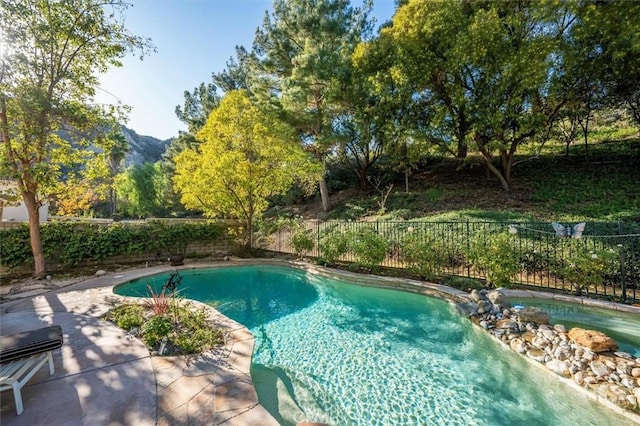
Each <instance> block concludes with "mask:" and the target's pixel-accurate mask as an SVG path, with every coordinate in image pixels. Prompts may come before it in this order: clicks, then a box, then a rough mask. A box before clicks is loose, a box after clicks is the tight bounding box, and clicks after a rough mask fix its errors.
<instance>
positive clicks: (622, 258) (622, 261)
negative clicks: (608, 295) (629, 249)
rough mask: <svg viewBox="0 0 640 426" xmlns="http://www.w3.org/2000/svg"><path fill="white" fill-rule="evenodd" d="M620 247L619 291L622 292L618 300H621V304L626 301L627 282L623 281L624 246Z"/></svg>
mask: <svg viewBox="0 0 640 426" xmlns="http://www.w3.org/2000/svg"><path fill="white" fill-rule="evenodd" d="M619 246H620V247H618V248H619V249H620V289H621V290H622V295H621V296H620V298H621V299H622V301H623V302H626V301H627V282H626V281H625V279H624V266H625V265H624V261H625V256H624V246H623V245H622V244H619Z"/></svg>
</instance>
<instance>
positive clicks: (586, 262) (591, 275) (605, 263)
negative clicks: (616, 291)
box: [554, 239, 619, 295]
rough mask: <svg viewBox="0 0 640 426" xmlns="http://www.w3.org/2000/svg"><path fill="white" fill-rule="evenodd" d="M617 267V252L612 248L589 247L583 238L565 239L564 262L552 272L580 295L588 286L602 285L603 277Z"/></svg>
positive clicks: (614, 271) (616, 269) (611, 273)
mask: <svg viewBox="0 0 640 426" xmlns="http://www.w3.org/2000/svg"><path fill="white" fill-rule="evenodd" d="M618 268H619V265H618V253H617V251H616V250H614V249H613V248H602V247H589V245H588V244H587V242H586V241H584V240H575V239H567V240H566V243H565V244H564V262H562V263H561V264H559V265H557V266H556V268H555V271H554V272H555V273H556V274H557V275H558V276H560V277H562V278H563V279H564V280H565V281H566V282H568V283H570V284H571V286H572V287H573V288H574V289H575V291H576V294H577V295H580V294H582V292H583V291H584V290H585V289H588V287H589V286H598V285H602V284H603V283H604V281H605V277H606V276H607V275H613V274H615V273H616V271H618Z"/></svg>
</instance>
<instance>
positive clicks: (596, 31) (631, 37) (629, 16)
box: [569, 0, 640, 130]
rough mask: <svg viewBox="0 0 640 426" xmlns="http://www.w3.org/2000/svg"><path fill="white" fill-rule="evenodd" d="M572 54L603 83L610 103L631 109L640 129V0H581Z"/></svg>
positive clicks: (592, 78) (593, 78)
mask: <svg viewBox="0 0 640 426" xmlns="http://www.w3.org/2000/svg"><path fill="white" fill-rule="evenodd" d="M575 15H576V18H577V22H576V24H575V25H574V26H573V27H572V29H571V38H570V41H571V42H572V43H571V45H570V46H569V47H570V48H571V49H570V50H569V55H570V56H569V58H570V60H571V63H572V64H575V66H576V67H582V68H579V70H581V71H584V70H588V71H589V77H590V78H589V80H590V81H591V82H592V84H594V85H600V86H601V87H602V88H603V90H604V92H605V93H606V99H608V101H609V104H610V106H614V107H618V106H624V107H626V108H627V109H628V111H629V113H630V114H631V116H632V118H633V120H634V121H635V123H636V125H638V128H639V130H640V32H639V31H638V28H639V27H640V3H638V2H629V1H624V0H609V1H581V2H577V5H576V7H575Z"/></svg>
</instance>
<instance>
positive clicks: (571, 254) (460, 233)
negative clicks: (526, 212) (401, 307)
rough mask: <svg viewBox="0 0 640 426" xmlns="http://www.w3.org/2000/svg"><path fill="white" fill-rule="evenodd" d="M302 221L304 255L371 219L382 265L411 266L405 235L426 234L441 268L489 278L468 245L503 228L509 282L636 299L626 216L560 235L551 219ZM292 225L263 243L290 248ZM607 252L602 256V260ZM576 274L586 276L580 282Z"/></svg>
mask: <svg viewBox="0 0 640 426" xmlns="http://www.w3.org/2000/svg"><path fill="white" fill-rule="evenodd" d="M303 226H304V228H306V232H307V234H308V235H309V236H310V237H311V238H312V239H313V241H314V245H313V249H312V250H310V251H308V252H307V253H305V255H307V256H311V257H321V256H322V254H323V246H322V245H323V241H326V238H327V235H336V234H334V233H342V234H349V233H353V232H354V231H355V232H357V231H358V230H361V229H363V228H364V227H368V228H371V229H373V230H374V231H375V232H376V233H377V234H378V235H380V236H383V237H384V238H385V239H386V241H388V250H387V254H386V257H385V259H384V261H383V262H382V263H381V264H380V266H384V267H391V268H407V267H410V266H411V265H410V264H409V263H408V262H407V256H406V253H405V250H406V247H407V241H409V237H411V238H413V241H415V239H416V238H417V239H420V238H424V239H425V244H433V245H434V249H435V247H436V246H437V247H439V248H440V250H442V247H446V256H445V259H446V260H445V261H441V262H439V264H438V265H437V270H436V272H437V273H438V274H441V275H456V276H462V277H468V278H479V279H484V278H486V272H487V271H486V269H483V268H482V267H478V265H477V264H475V263H474V262H473V261H472V259H471V258H470V255H469V253H470V252H471V251H472V245H473V244H477V242H478V241H489V240H490V237H491V235H495V234H500V233H502V234H505V235H506V234H508V235H509V245H508V247H509V250H510V251H511V254H512V255H513V258H515V259H516V261H517V262H518V265H519V266H518V267H519V269H520V270H519V272H518V273H516V274H515V275H514V276H513V278H512V279H511V281H512V282H513V283H514V284H518V285H521V286H530V287H536V288H544V289H551V290H559V291H563V292H566V293H572V294H576V293H580V294H582V295H584V296H594V297H605V298H610V299H614V300H621V301H627V302H632V303H633V302H640V233H637V231H636V232H633V231H634V230H633V229H629V228H628V227H625V226H624V224H623V223H611V222H590V223H588V224H587V225H586V227H585V229H584V232H582V234H581V235H574V236H573V237H572V236H571V233H572V231H574V234H579V233H580V232H579V231H580V230H579V229H576V228H579V227H575V226H573V227H571V226H569V225H567V226H565V227H564V230H565V231H566V232H565V234H566V235H563V236H560V235H559V234H561V233H563V229H558V230H555V229H554V228H553V227H552V225H551V224H550V223H542V222H540V223H532V222H526V223H524V222H520V223H519V222H475V221H473V222H472V221H467V222H413V221H411V222H410V221H396V222H392V221H390V222H387V221H385V222H365V221H315V220H311V221H305V222H303ZM625 228H627V229H625ZM298 229H299V228H298ZM294 232H299V230H298V231H296V228H295V227H284V228H281V229H280V230H278V231H277V232H275V233H273V234H272V235H271V236H270V238H269V239H268V241H266V242H265V244H263V248H266V249H269V250H273V251H277V252H283V253H294V248H293V246H292V243H291V238H292V235H293V234H294ZM625 232H626V233H625ZM575 237H579V238H575ZM487 244H490V242H488V243H487ZM476 248H477V247H476ZM605 257H606V259H607V260H606V264H604V263H603V262H605V261H604V260H603V258H605ZM339 260H341V261H344V262H356V261H357V257H356V255H355V254H354V253H353V252H352V251H350V250H347V251H346V252H345V253H344V254H343V255H342V256H341V257H340V258H339ZM596 262H600V265H605V267H604V269H602V270H599V271H596V272H597V275H598V277H595V275H594V276H593V277H591V276H589V274H591V273H594V274H595V272H594V271H592V270H591V269H590V266H592V265H595V263H596ZM571 268H578V269H575V270H573V272H574V274H569V272H571V271H572V269H571ZM580 268H583V269H580ZM581 271H585V272H584V273H582V272H581ZM575 272H577V274H576V273H575ZM591 278H593V279H592V280H591V281H592V282H590V279H591ZM595 278H598V279H595ZM581 281H584V282H586V284H585V283H583V284H580V282H581Z"/></svg>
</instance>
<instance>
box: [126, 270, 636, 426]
mask: <svg viewBox="0 0 640 426" xmlns="http://www.w3.org/2000/svg"><path fill="white" fill-rule="evenodd" d="M181 274H182V276H183V281H182V285H181V286H180V293H181V295H182V296H184V297H187V298H193V299H197V300H201V301H203V302H206V303H209V304H212V305H214V306H216V307H217V308H218V309H219V310H220V311H221V312H223V313H224V314H225V315H227V316H229V317H231V318H233V319H235V320H236V321H238V322H241V323H243V324H245V325H246V326H247V327H248V328H249V330H250V331H251V332H252V333H253V334H254V336H255V337H256V345H255V349H254V354H253V361H252V378H253V381H254V384H255V386H256V390H257V392H258V397H259V400H260V403H261V404H262V405H263V406H265V408H266V409H267V410H269V411H270V412H271V413H272V414H273V416H274V417H275V418H276V419H277V420H278V421H279V422H280V423H281V424H285V425H288V424H295V423H296V422H300V421H303V420H308V421H320V422H324V423H330V424H334V425H431V424H433V425H512V424H524V425H577V424H580V425H623V424H630V423H629V421H628V420H625V419H624V418H619V417H617V416H615V415H614V414H612V413H611V412H610V411H608V410H606V409H604V408H602V407H600V406H599V405H597V404H595V403H592V402H591V401H589V400H587V399H586V398H585V397H583V396H582V395H578V394H577V393H575V392H574V391H573V390H571V389H569V388H568V387H565V385H563V384H562V383H560V382H559V381H557V380H556V379H555V378H553V377H550V376H548V375H547V374H544V373H542V372H541V371H540V370H539V369H537V368H535V367H533V366H531V365H530V364H528V363H527V362H525V361H524V360H523V359H521V357H519V356H517V355H516V354H513V353H512V352H510V351H509V350H505V349H502V348H501V347H500V346H498V345H497V344H496V343H495V342H494V341H493V340H491V339H490V338H489V337H488V336H486V335H485V333H483V332H481V331H480V330H478V329H477V328H475V327H473V326H472V325H471V323H470V322H469V321H468V320H467V319H464V318H461V317H460V316H459V315H458V314H457V313H456V312H455V310H454V309H453V308H452V307H451V306H450V305H449V304H448V303H446V302H444V301H442V300H439V299H435V298H430V297H425V296H421V295H417V294H413V293H406V292H400V291H393V290H386V289H379V288H372V287H362V286H357V285H353V284H348V283H345V282H341V281H336V280H333V279H329V278H326V277H319V276H315V275H311V274H307V273H305V272H303V271H299V270H295V269H289V268H281V267H267V266H264V267H263V266H246V267H230V268H216V269H209V270H191V271H184V272H181ZM166 278H167V275H164V276H155V277H148V278H144V279H141V280H137V281H134V282H131V283H128V284H125V285H122V286H118V287H117V288H116V289H115V291H116V293H118V294H123V295H129V296H141V295H145V294H146V284H147V283H151V284H152V285H153V286H154V287H156V288H159V287H160V286H161V285H162V284H163V283H164V282H165V281H166Z"/></svg>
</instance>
